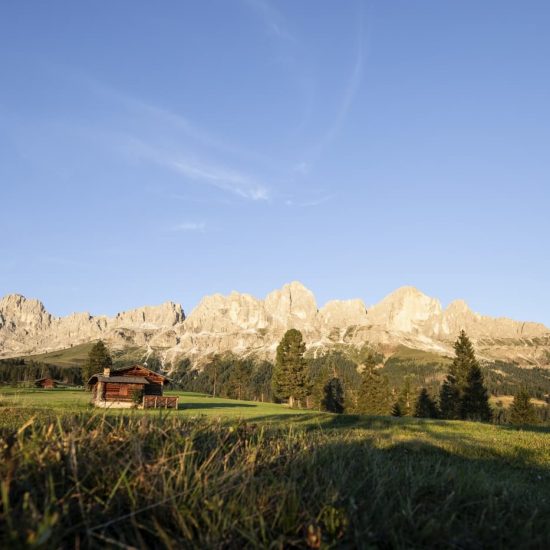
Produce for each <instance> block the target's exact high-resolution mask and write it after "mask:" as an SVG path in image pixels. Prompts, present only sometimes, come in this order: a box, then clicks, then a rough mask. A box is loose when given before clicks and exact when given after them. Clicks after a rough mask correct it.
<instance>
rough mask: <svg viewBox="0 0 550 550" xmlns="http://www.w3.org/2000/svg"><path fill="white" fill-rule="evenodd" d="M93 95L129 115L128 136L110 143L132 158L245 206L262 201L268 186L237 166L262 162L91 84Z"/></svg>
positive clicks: (167, 114) (173, 116)
mask: <svg viewBox="0 0 550 550" xmlns="http://www.w3.org/2000/svg"><path fill="white" fill-rule="evenodd" d="M89 85H90V87H91V88H92V89H93V91H94V92H95V93H96V94H99V95H101V96H102V97H105V98H106V99H108V100H110V101H112V102H116V103H118V104H119V105H120V106H121V107H122V108H123V109H124V110H125V111H127V112H128V113H129V114H131V116H132V126H133V127H134V130H133V131H132V133H127V132H126V133H125V134H123V135H122V136H117V138H116V139H115V140H114V141H117V140H118V142H119V146H120V147H121V148H122V149H123V150H124V151H125V153H127V154H129V155H130V156H131V157H133V158H134V159H137V160H139V161H145V162H150V163H154V164H156V165H158V166H161V167H163V168H164V169H168V170H171V171H172V172H176V173H178V174H180V175H181V176H183V177H184V178H185V179H186V180H189V181H192V182H195V183H201V184H205V185H210V186H212V187H215V188H217V189H220V190H222V191H225V192H228V193H231V194H233V195H236V196H238V197H241V198H243V199H247V200H251V201H260V200H267V199H268V198H269V197H270V189H269V185H267V184H266V183H265V181H264V180H263V178H261V179H260V178H258V177H256V176H254V175H252V174H251V173H250V172H249V171H248V170H242V169H240V168H239V167H238V166H239V165H243V164H245V163H246V165H247V166H252V165H258V164H259V165H262V164H263V163H266V162H268V161H267V159H265V158H263V157H261V156H260V155H258V154H256V153H255V152H251V151H248V150H246V149H244V148H241V147H239V146H238V145H236V144H235V143H234V142H229V141H226V140H222V139H219V138H217V137H215V136H213V135H212V134H210V133H209V132H207V131H205V130H204V129H202V128H200V127H199V126H197V125H196V124H193V123H192V122H190V121H189V120H188V118H186V117H185V116H183V115H181V114H178V113H174V112H172V111H170V110H168V109H164V108H162V107H159V106H157V105H154V104H151V103H148V102H145V101H142V100H140V99H137V98H135V97H133V96H130V95H127V94H124V93H121V92H119V91H116V90H113V89H112V88H109V87H108V86H105V85H103V84H101V83H99V82H96V81H93V80H91V81H90V83H89Z"/></svg>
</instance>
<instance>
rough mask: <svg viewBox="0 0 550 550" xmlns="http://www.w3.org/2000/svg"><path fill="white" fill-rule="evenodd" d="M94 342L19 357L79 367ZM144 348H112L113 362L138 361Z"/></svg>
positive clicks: (86, 357)
mask: <svg viewBox="0 0 550 550" xmlns="http://www.w3.org/2000/svg"><path fill="white" fill-rule="evenodd" d="M94 344H95V342H86V343H85V344H78V345H76V346H73V347H70V348H65V349H60V350H56V351H49V352H47V353H38V354H35V355H26V356H23V357H21V359H24V360H25V361H36V362H39V363H45V364H47V365H56V366H58V367H81V366H82V365H84V363H86V361H87V360H88V354H89V353H90V350H91V349H92V347H93V345H94ZM144 355H145V354H144V349H143V348H140V347H137V346H132V347H126V348H124V349H120V350H112V356H113V362H114V365H115V366H117V364H119V363H123V364H126V363H131V362H132V361H135V362H139V361H142V360H143V357H144Z"/></svg>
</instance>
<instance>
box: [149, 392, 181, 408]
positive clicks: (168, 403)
mask: <svg viewBox="0 0 550 550" xmlns="http://www.w3.org/2000/svg"><path fill="white" fill-rule="evenodd" d="M178 399H179V397H177V396H172V395H144V396H143V408H144V409H177V408H178Z"/></svg>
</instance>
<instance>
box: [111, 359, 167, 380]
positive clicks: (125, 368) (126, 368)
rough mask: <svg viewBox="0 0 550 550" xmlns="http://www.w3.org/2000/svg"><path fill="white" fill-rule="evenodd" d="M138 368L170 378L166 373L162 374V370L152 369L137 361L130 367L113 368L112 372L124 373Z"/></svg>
mask: <svg viewBox="0 0 550 550" xmlns="http://www.w3.org/2000/svg"><path fill="white" fill-rule="evenodd" d="M136 368H138V369H141V370H145V371H147V372H150V373H151V374H154V375H155V376H160V377H161V378H164V379H165V380H168V377H167V376H165V375H164V374H161V373H160V372H157V371H154V370H151V369H149V368H147V367H145V366H144V365H140V364H139V363H136V364H135V365H130V366H128V367H122V368H120V369H112V370H111V372H112V373H113V374H119V373H123V372H126V371H128V370H132V369H136Z"/></svg>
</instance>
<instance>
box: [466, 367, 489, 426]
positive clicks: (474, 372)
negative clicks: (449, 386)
mask: <svg viewBox="0 0 550 550" xmlns="http://www.w3.org/2000/svg"><path fill="white" fill-rule="evenodd" d="M460 416H461V417H462V418H464V419H465V420H475V421H477V422H490V421H491V419H492V418H493V411H492V410H491V407H490V406H489V397H488V395H487V388H486V387H485V385H484V383H483V374H481V369H480V368H479V366H477V365H472V367H471V368H470V372H469V374H468V379H467V381H466V388H465V389H464V394H463V396H462V401H461V415H460Z"/></svg>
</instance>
